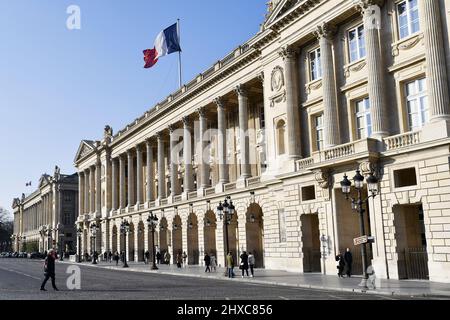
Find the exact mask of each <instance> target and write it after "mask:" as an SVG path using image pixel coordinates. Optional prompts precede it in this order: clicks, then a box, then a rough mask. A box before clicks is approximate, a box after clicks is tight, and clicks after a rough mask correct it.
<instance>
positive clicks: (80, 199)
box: [44, 172, 85, 223]
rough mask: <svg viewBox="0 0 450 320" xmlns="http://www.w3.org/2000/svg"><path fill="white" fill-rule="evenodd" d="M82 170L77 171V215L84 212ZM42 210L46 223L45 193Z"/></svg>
mask: <svg viewBox="0 0 450 320" xmlns="http://www.w3.org/2000/svg"><path fill="white" fill-rule="evenodd" d="M84 179H85V177H84V172H79V173H78V194H79V197H78V203H79V205H78V208H79V213H78V215H79V216H81V215H83V214H84V212H83V211H84ZM44 208H45V209H44V212H45V223H48V210H47V195H45V197H44Z"/></svg>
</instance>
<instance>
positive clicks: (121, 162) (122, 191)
mask: <svg viewBox="0 0 450 320" xmlns="http://www.w3.org/2000/svg"><path fill="white" fill-rule="evenodd" d="M119 201H120V202H119V206H120V209H123V208H125V206H126V205H127V204H126V197H125V158H124V157H123V156H122V155H120V156H119Z"/></svg>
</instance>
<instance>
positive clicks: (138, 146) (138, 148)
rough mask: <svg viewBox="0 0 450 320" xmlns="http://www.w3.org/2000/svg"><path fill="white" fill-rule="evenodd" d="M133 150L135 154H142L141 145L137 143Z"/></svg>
mask: <svg viewBox="0 0 450 320" xmlns="http://www.w3.org/2000/svg"><path fill="white" fill-rule="evenodd" d="M134 148H135V149H136V152H142V144H140V143H139V144H137V145H136V146H135V147H134Z"/></svg>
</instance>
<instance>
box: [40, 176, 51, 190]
mask: <svg viewBox="0 0 450 320" xmlns="http://www.w3.org/2000/svg"><path fill="white" fill-rule="evenodd" d="M49 183H50V180H49V176H48V175H47V174H43V175H42V176H41V178H40V179H39V188H42V187H43V186H44V185H46V184H49Z"/></svg>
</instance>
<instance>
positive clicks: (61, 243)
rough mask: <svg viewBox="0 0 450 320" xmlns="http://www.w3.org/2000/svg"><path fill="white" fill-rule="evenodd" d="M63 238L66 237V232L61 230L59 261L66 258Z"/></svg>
mask: <svg viewBox="0 0 450 320" xmlns="http://www.w3.org/2000/svg"><path fill="white" fill-rule="evenodd" d="M63 239H64V233H62V232H61V233H60V234H59V253H60V256H59V261H63V260H64V257H63V255H64V250H63Z"/></svg>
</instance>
